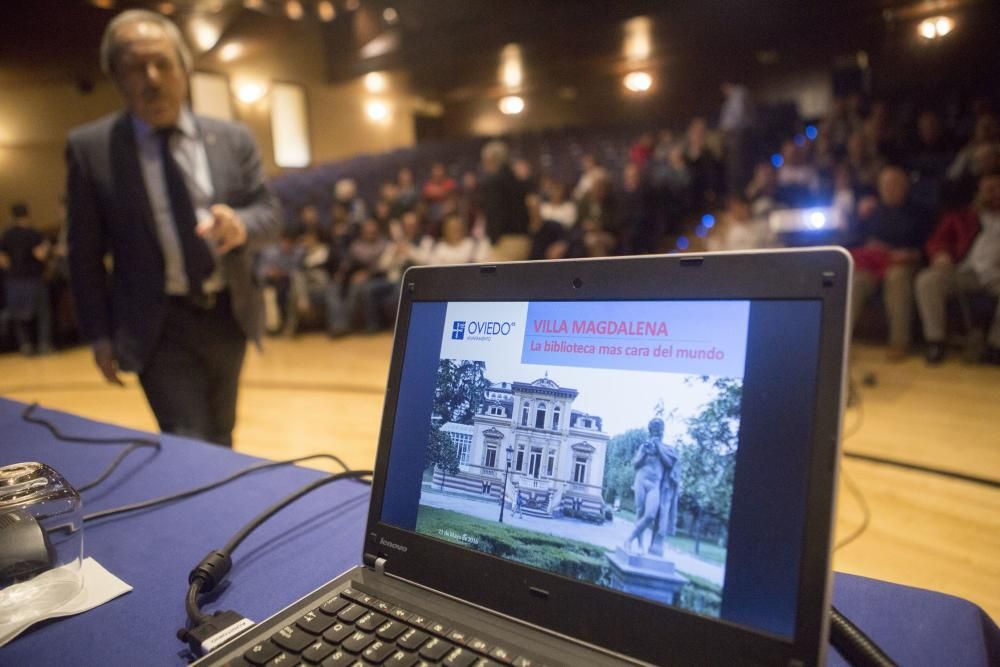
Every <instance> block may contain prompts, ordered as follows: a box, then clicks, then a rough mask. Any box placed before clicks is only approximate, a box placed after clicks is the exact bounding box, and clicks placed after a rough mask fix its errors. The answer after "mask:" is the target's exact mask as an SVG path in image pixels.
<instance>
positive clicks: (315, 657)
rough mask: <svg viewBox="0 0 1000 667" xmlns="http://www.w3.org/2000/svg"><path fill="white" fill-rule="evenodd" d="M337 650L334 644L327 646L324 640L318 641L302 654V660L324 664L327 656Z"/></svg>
mask: <svg viewBox="0 0 1000 667" xmlns="http://www.w3.org/2000/svg"><path fill="white" fill-rule="evenodd" d="M336 650H337V647H336V646H334V645H333V644H327V643H326V642H325V641H323V640H322V639H317V640H316V642H314V643H313V644H311V645H310V646H309V648H307V649H306V650H305V651H303V652H302V659H303V660H305V661H306V662H311V663H318V662H323V660H324V659H325V658H326V656H328V655H330V654H331V653H333V652H334V651H336Z"/></svg>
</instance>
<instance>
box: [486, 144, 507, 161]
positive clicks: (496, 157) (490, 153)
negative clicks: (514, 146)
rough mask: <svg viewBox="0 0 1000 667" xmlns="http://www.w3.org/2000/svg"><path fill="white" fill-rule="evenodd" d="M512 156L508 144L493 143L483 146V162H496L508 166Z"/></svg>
mask: <svg viewBox="0 0 1000 667" xmlns="http://www.w3.org/2000/svg"><path fill="white" fill-rule="evenodd" d="M509 156H510V151H509V150H508V149H507V144H505V143H504V142H502V141H491V142H489V143H488V144H486V145H485V146H483V153H482V157H483V160H490V161H494V162H496V163H497V164H506V163H507V159H508V158H509Z"/></svg>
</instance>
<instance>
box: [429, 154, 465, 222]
mask: <svg viewBox="0 0 1000 667" xmlns="http://www.w3.org/2000/svg"><path fill="white" fill-rule="evenodd" d="M457 188H458V184H457V183H455V179H454V178H452V177H450V176H448V170H447V169H446V168H445V166H444V164H442V163H441V162H435V163H434V164H433V165H431V177H430V179H428V181H427V182H426V183H424V191H423V196H424V202H425V203H426V204H427V219H428V220H429V221H430V223H431V224H432V225H436V224H438V223H439V222H440V221H441V220H443V219H444V214H445V211H444V202H445V201H446V200H447V199H448V198H449V197H451V196H452V195H453V194H455V190H456V189H457Z"/></svg>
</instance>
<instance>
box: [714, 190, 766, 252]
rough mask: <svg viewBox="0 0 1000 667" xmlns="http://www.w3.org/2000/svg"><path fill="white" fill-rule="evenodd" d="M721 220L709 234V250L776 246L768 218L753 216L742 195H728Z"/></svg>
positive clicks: (752, 248)
mask: <svg viewBox="0 0 1000 667" xmlns="http://www.w3.org/2000/svg"><path fill="white" fill-rule="evenodd" d="M720 222H721V224H720V225H719V226H718V227H717V228H715V229H713V230H712V232H711V234H709V236H708V249H709V250H712V251H716V250H757V249H759V248H773V247H774V246H775V239H774V234H773V233H772V232H771V228H770V227H769V226H768V224H767V220H766V219H762V218H756V219H755V218H753V217H751V215H750V205H749V204H748V203H747V200H746V199H744V198H743V197H742V196H741V195H729V196H728V197H726V209H725V211H724V212H723V214H722V216H721V221H720Z"/></svg>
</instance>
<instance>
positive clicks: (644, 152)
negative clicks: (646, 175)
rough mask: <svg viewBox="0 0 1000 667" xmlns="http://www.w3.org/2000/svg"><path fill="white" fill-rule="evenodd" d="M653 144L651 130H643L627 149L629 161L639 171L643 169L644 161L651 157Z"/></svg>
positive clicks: (644, 166) (646, 161)
mask: <svg viewBox="0 0 1000 667" xmlns="http://www.w3.org/2000/svg"><path fill="white" fill-rule="evenodd" d="M655 145H656V143H655V141H654V139H653V133H652V132H643V133H642V134H640V135H639V138H638V139H636V140H635V143H634V144H632V147H631V148H629V149H628V161H629V163H630V164H633V165H635V167H636V168H637V169H638V170H640V171H642V170H643V169H645V168H646V163H648V162H649V159H650V158H651V157H653V149H654V148H655Z"/></svg>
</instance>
